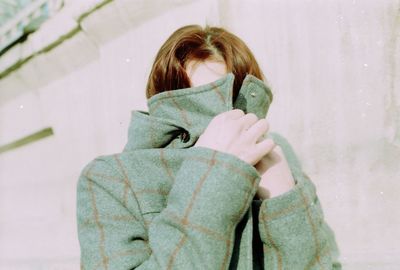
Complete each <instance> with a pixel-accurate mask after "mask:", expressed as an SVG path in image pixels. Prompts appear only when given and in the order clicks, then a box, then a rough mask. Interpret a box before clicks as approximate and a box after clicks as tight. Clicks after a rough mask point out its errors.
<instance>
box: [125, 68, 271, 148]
mask: <svg viewBox="0 0 400 270" xmlns="http://www.w3.org/2000/svg"><path fill="white" fill-rule="evenodd" d="M234 79H235V77H234V74H233V73H232V72H230V73H227V74H226V75H224V76H223V77H221V78H220V79H218V80H216V81H213V82H210V83H207V84H203V85H199V86H195V87H189V88H182V89H177V90H172V91H165V92H161V93H158V94H156V95H154V96H152V97H151V98H149V99H148V100H147V106H148V108H149V111H148V112H146V111H141V110H134V111H132V115H131V122H130V126H129V131H128V143H127V144H126V146H125V148H124V151H132V150H135V149H149V148H188V147H191V146H193V145H194V144H195V142H196V141H197V139H198V138H199V137H200V135H201V134H202V133H203V132H204V130H205V128H206V127H207V126H208V124H209V123H210V121H211V120H212V119H213V118H214V117H215V116H216V115H218V114H220V113H222V112H226V111H229V110H232V109H241V110H243V111H244V112H245V113H254V114H255V115H257V117H258V118H259V119H261V118H265V117H266V115H267V112H268V109H269V106H270V104H271V102H272V98H273V95H272V92H271V89H270V88H269V87H268V86H267V85H266V84H265V83H264V82H263V81H262V80H260V79H258V78H257V77H255V76H253V75H250V74H248V75H247V76H246V77H245V78H244V80H243V83H242V86H241V88H240V90H239V93H238V96H237V98H236V100H235V102H234V103H233V100H232V97H233V96H232V94H233V92H232V91H233V82H234Z"/></svg>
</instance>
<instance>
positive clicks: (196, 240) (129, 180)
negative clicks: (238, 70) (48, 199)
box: [77, 73, 341, 270]
mask: <svg viewBox="0 0 400 270" xmlns="http://www.w3.org/2000/svg"><path fill="white" fill-rule="evenodd" d="M233 81H234V75H233V73H228V74H226V75H225V76H223V77H222V78H220V79H218V80H216V81H213V82H211V83H208V84H204V85H200V86H196V87H191V88H183V89H178V90H173V91H165V92H161V93H159V94H157V95H154V96H152V97H151V98H150V99H148V108H149V111H148V112H147V111H140V110H135V111H132V118H131V123H130V127H129V133H128V142H127V144H126V145H125V148H124V149H123V151H122V152H121V153H116V154H111V155H102V156H98V157H96V158H94V159H93V160H91V161H90V162H89V163H88V164H87V165H86V166H85V167H84V168H83V170H82V172H81V174H80V177H79V180H78V182H77V227H78V237H79V244H80V250H81V256H80V261H81V269H85V270H94V269H105V270H129V269H137V270H145V269H146V270H150V269H151V270H155V269H177V270H178V269H179V270H193V269H199V270H205V269H211V270H214V269H215V270H216V269H221V270H224V269H241V270H245V269H246V270H250V269H266V270H281V269H286V270H297V269H298V270H300V269H302V270H305V269H307V270H317V269H318V270H319V269H321V270H322V269H325V270H330V269H334V270H338V269H341V263H340V262H339V260H338V257H339V250H338V247H337V244H336V240H335V235H334V232H333V230H332V229H331V228H330V227H329V225H328V224H327V223H326V222H325V220H324V214H323V211H322V208H321V204H320V202H319V200H318V196H317V194H316V187H315V185H314V183H313V182H312V181H311V180H310V178H309V177H308V176H307V175H306V174H305V173H304V172H303V170H302V168H301V164H300V162H299V160H298V158H297V157H296V155H295V153H294V151H293V149H292V147H291V146H290V144H289V143H288V141H287V140H286V139H285V138H284V137H283V136H281V135H279V134H278V133H276V132H268V133H267V134H268V136H270V137H271V138H273V139H274V141H275V143H276V144H277V145H280V146H281V148H282V150H283V152H284V154H285V157H286V159H287V160H288V163H289V166H290V170H291V172H292V174H293V177H294V179H295V186H294V187H293V188H292V189H291V190H289V191H287V192H286V193H283V194H281V195H279V196H277V197H273V198H269V199H264V200H259V199H258V198H257V197H256V196H255V195H256V191H257V187H258V185H259V183H260V180H261V176H260V174H259V173H258V171H257V170H256V169H255V167H254V166H252V165H250V164H248V163H247V162H245V161H243V160H241V159H239V158H238V157H236V156H234V155H231V154H228V153H225V152H220V151H216V150H213V149H210V148H206V147H192V146H193V145H194V144H195V142H196V141H197V139H198V138H199V136H200V135H201V134H202V132H203V131H204V130H205V128H206V127H207V125H208V124H209V122H210V121H211V120H212V118H213V117H215V116H216V115H217V114H219V113H222V112H225V111H229V110H232V109H234V108H239V109H242V110H243V111H244V112H245V113H250V112H252V113H255V114H256V115H257V116H258V117H259V118H265V117H266V114H267V111H268V108H269V106H270V104H271V102H272V92H271V90H270V89H269V87H268V86H267V85H266V84H265V83H264V82H263V81H261V80H259V79H258V78H256V77H254V76H253V75H250V74H248V75H247V76H246V77H245V79H244V81H243V84H242V86H241V88H240V91H239V94H238V97H237V99H236V100H235V102H233V101H232V86H233Z"/></svg>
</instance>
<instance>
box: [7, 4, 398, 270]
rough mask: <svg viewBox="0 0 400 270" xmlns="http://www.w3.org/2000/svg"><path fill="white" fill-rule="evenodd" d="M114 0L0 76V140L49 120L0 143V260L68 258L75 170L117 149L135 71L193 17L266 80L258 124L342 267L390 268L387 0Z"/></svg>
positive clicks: (393, 226)
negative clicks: (278, 137) (235, 47)
mask: <svg viewBox="0 0 400 270" xmlns="http://www.w3.org/2000/svg"><path fill="white" fill-rule="evenodd" d="M75 2H76V1H75ZM127 2H128V1H122V0H119V1H112V2H111V3H110V4H107V5H106V6H104V7H103V8H101V9H99V10H98V11H96V12H94V13H93V14H91V15H89V17H87V18H86V19H85V20H84V21H83V22H82V29H83V31H81V32H80V33H79V34H77V35H76V36H75V37H73V38H71V39H70V40H67V41H65V42H64V43H62V44H61V45H60V46H58V47H56V48H55V49H53V50H52V51H50V52H49V53H47V54H46V55H40V56H38V57H37V58H34V60H32V61H30V62H28V63H27V64H26V65H24V66H23V67H22V68H21V69H19V70H17V71H15V72H13V73H11V74H10V75H9V76H7V77H6V78H4V79H2V80H0V145H3V144H5V143H7V142H10V141H13V140H16V139H18V138H20V137H21V136H25V135H28V134H30V133H32V132H35V131H37V130H39V129H41V128H43V127H47V126H51V127H52V128H53V130H54V135H53V136H51V137H47V138H45V139H43V140H40V141H37V142H34V143H32V144H29V145H26V146H23V147H21V148H18V149H16V150H13V151H9V152H5V153H2V154H0V269H78V268H79V244H78V240H77V232H76V220H75V208H76V205H75V196H76V194H75V191H76V181H77V178H78V175H79V173H80V170H81V169H82V167H83V166H84V165H85V164H86V163H87V162H88V161H89V160H91V159H93V158H94V157H95V156H97V155H103V154H111V153H116V152H120V151H121V150H122V148H123V146H124V145H125V143H126V139H127V129H128V124H129V120H130V112H131V110H133V109H146V99H145V89H144V88H145V84H146V80H147V76H148V72H149V70H150V67H151V64H152V61H153V59H154V57H155V54H156V52H157V50H158V49H159V47H160V46H161V44H162V43H163V42H164V41H165V39H166V38H167V37H168V36H169V35H170V34H171V33H172V32H173V31H174V30H175V29H177V28H178V27H180V26H183V25H185V24H191V23H198V24H201V25H204V23H205V22H206V21H208V22H210V23H213V22H214V23H218V22H220V23H221V25H222V26H223V27H225V28H227V29H228V30H231V31H232V32H234V33H235V34H237V35H238V36H239V37H241V38H242V39H243V40H244V41H245V42H246V43H247V44H248V45H249V47H250V48H251V49H252V50H253V52H254V53H255V55H256V58H257V59H258V60H259V62H260V64H261V66H262V69H263V71H264V73H265V75H266V76H267V79H268V81H269V82H270V84H271V85H272V91H273V92H274V102H273V103H272V106H271V107H270V111H269V121H270V123H271V129H272V130H274V131H278V132H280V133H281V134H283V135H284V136H285V137H286V138H288V140H289V142H291V144H292V146H293V147H294V148H295V150H296V152H297V153H298V155H299V157H300V159H301V161H302V163H303V166H304V169H305V171H307V172H308V174H309V175H310V176H311V178H312V179H313V181H314V182H315V184H316V186H317V189H318V195H319V198H320V200H321V204H322V206H323V209H324V213H325V218H326V220H327V222H328V223H329V224H330V225H331V227H332V228H333V229H334V231H335V233H336V238H337V241H338V244H339V248H340V250H341V253H342V257H341V261H342V262H343V264H344V269H397V268H396V267H398V265H399V264H400V261H399V258H400V248H399V245H398V244H397V243H396V242H395V241H396V239H400V231H399V230H398V229H397V227H398V226H399V224H400V216H399V215H398V212H399V210H398V207H400V199H399V197H398V196H396V195H397V191H399V188H400V181H399V180H400V172H399V171H400V169H399V165H398V164H399V161H400V91H399V83H400V82H399V80H400V76H399V75H400V73H399V70H400V66H399V64H400V63H399V59H400V57H399V51H400V45H399V44H400V41H399V38H400V37H399V33H400V13H399V11H400V9H399V8H400V1H399V0H397V1H395V0H393V1H389V0H388V1H373V0H370V1H349V0H340V1H339V0H338V1H322V0H312V1H311V0H309V1H306V0H301V1H300V0H299V1H294V0H293V1H289V0H287V1H277V0H275V1H272V0H271V1H261V0H260V1H255V0H252V1H236V0H230V1H227V0H226V1H222V0H221V1H219V2H217V1H208V0H204V1H201V0H198V1H170V3H169V7H168V8H167V7H166V6H161V7H160V8H159V9H156V8H155V7H156V6H157V5H154V1H150V2H148V1H147V2H146V1H137V3H141V5H136V6H137V7H139V6H140V7H141V9H142V10H150V12H147V13H146V12H145V13H141V14H142V15H141V16H139V15H138V16H137V17H135V16H134V15H133V13H134V9H133V8H132V9H130V10H124V12H122V13H119V14H122V15H121V16H120V17H119V18H120V19H116V18H115V13H116V11H121V9H120V7H121V5H122V4H126V3H127ZM68 3H70V4H71V3H74V1H72V0H69V1H68ZM146 3H148V4H146ZM149 5H151V6H149ZM132 7H133V5H132ZM218 8H219V12H218ZM129 14H130V15H131V17H129V16H128V15H129ZM138 14H140V12H138ZM143 14H144V15H143ZM113 16H114V17H113ZM117 26H119V28H118V29H119V30H116V27H117ZM1 61H2V58H0V62H1Z"/></svg>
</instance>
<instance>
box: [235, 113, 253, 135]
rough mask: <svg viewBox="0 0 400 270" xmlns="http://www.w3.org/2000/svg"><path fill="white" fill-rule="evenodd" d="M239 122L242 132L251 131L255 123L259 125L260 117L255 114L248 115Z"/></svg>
mask: <svg viewBox="0 0 400 270" xmlns="http://www.w3.org/2000/svg"><path fill="white" fill-rule="evenodd" d="M238 121H239V124H240V125H241V127H242V130H244V131H246V130H248V129H250V127H251V126H253V125H254V124H255V123H257V121H258V117H257V115H255V114H254V113H248V114H246V115H244V116H243V117H241V118H239V119H238Z"/></svg>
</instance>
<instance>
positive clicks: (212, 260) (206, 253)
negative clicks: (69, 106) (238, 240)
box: [77, 147, 261, 270]
mask: <svg viewBox="0 0 400 270" xmlns="http://www.w3.org/2000/svg"><path fill="white" fill-rule="evenodd" d="M115 168H117V167H116V166H115V165H112V162H110V161H107V160H106V159H104V158H101V157H99V158H97V159H94V160H93V161H91V162H90V163H89V164H88V165H87V166H86V167H85V168H84V170H83V171H82V173H81V175H80V177H79V181H78V185H77V222H78V237H79V243H80V248H81V269H90V270H92V269H108V270H128V269H137V270H144V269H149V270H150V269H151V270H154V269H182V270H183V269H185V270H187V269H201V270H204V269H228V267H229V262H230V260H231V256H232V251H233V244H234V234H235V227H236V226H237V224H238V223H239V221H240V220H241V218H242V217H243V216H244V214H245V212H246V211H247V210H248V208H249V207H250V205H251V202H252V198H253V197H254V195H255V193H256V191H257V187H258V184H259V181H260V179H261V177H260V175H259V174H258V172H257V170H256V169H255V168H254V167H253V166H252V165H250V164H248V163H246V162H245V161H243V160H241V159H239V158H237V157H236V156H233V155H231V154H228V153H224V152H220V151H215V150H213V149H209V148H206V147H196V148H195V149H193V150H192V152H191V154H190V156H188V157H187V158H186V159H185V160H184V161H183V162H182V164H181V166H180V168H179V170H178V171H177V173H176V175H175V181H174V184H173V185H172V188H171V190H170V192H169V195H168V198H167V203H166V207H165V208H164V209H163V210H162V211H161V212H160V213H159V214H158V215H157V216H155V217H154V219H153V220H152V222H151V223H150V224H149V227H148V230H146V229H145V226H144V220H143V216H142V215H141V212H140V205H139V203H138V201H137V200H136V199H133V198H136V197H135V196H134V186H130V187H131V188H132V189H131V190H130V192H129V193H128V194H126V193H124V192H122V190H118V188H117V187H118V185H122V186H124V185H125V184H127V183H126V181H125V180H126V179H125V180H124V177H125V178H126V176H124V175H121V173H120V172H119V171H117V170H116V169H115ZM160 177H162V176H160ZM124 194H125V195H124ZM124 196H125V197H124ZM127 198H128V199H127Z"/></svg>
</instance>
